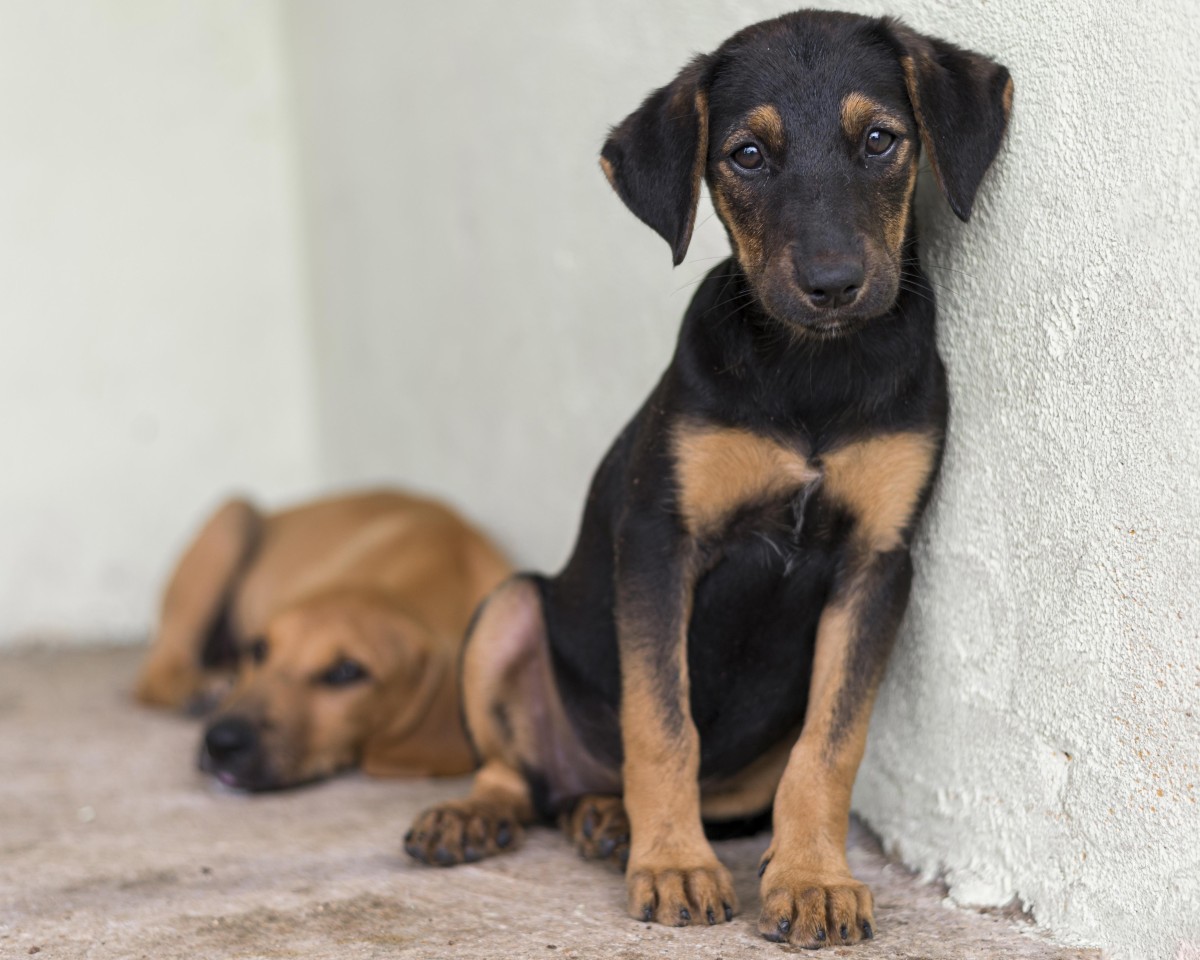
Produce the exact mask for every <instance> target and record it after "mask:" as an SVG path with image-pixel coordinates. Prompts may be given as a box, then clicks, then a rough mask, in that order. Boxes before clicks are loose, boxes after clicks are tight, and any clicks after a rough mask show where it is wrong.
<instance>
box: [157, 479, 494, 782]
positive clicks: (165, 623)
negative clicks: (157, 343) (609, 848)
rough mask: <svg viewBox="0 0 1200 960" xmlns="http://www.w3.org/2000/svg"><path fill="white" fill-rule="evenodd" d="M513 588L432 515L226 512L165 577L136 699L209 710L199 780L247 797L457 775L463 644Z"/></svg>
mask: <svg viewBox="0 0 1200 960" xmlns="http://www.w3.org/2000/svg"><path fill="white" fill-rule="evenodd" d="M510 572H511V571H510V568H509V566H508V564H507V563H506V561H505V560H504V558H503V557H502V556H501V554H500V553H499V551H497V550H496V548H495V547H494V546H493V545H492V544H491V543H489V542H488V540H487V539H486V538H485V537H484V536H483V535H482V534H481V533H480V532H479V531H477V530H475V529H474V528H472V527H471V526H470V525H468V524H467V523H466V522H465V521H464V520H463V519H462V518H461V517H459V516H457V515H456V514H454V513H452V512H451V511H450V510H449V509H447V508H446V507H444V506H442V505H441V504H438V503H435V502H433V501H430V500H425V499H422V498H418V497H413V496H408V495H406V494H401V493H396V492H372V493H366V494H356V495H351V496H342V497H335V498H330V499H325V500H318V501H314V502H311V503H306V504H303V505H301V506H298V507H293V508H291V509H288V510H283V511H280V512H278V513H273V514H269V515H264V514H262V513H260V512H259V511H258V510H257V509H255V508H254V507H253V506H251V505H250V504H248V503H246V502H244V501H240V500H237V501H232V502H230V503H227V504H226V505H225V506H223V507H222V508H221V509H220V510H218V511H217V512H216V513H215V514H214V515H213V516H212V517H211V518H210V519H209V520H208V522H207V523H206V524H205V526H204V528H203V529H202V530H201V531H200V533H199V534H198V536H197V537H196V539H195V540H194V541H193V542H192V544H191V545H190V546H189V547H188V549H187V550H186V551H185V553H184V555H183V556H182V558H181V559H180V561H179V564H178V566H177V568H176V569H175V572H174V573H173V575H172V577H171V580H170V583H169V584H168V586H167V589H166V592H165V594H164V597H163V605H162V614H161V616H160V619H159V628H158V634H157V636H156V638H155V641H154V644H153V646H152V647H151V649H150V652H149V654H148V656H147V658H146V662H145V664H144V665H143V668H142V673H141V676H140V678H139V681H138V686H137V695H138V697H139V699H141V700H142V701H143V702H146V703H151V704H156V705H161V706H173V707H185V706H188V705H190V704H192V703H195V702H196V701H197V700H200V701H204V700H209V701H211V700H212V699H214V694H215V695H216V697H215V698H216V699H219V700H220V705H219V707H218V709H217V713H216V716H215V717H213V718H212V719H211V721H210V723H209V724H208V727H207V730H206V732H205V735H204V738H203V740H202V743H201V750H200V764H201V767H202V768H203V769H204V770H206V771H208V772H210V773H212V774H213V775H214V776H216V777H217V778H218V779H219V780H221V781H222V782H224V783H226V784H228V785H230V786H234V787H238V788H241V789H244V790H269V789H278V788H280V787H287V786H294V785H296V784H299V783H305V782H308V781H311V780H315V779H317V778H319V777H323V776H328V775H329V774H331V773H334V772H336V771H338V770H341V769H344V768H346V767H350V766H355V765H361V766H362V767H363V769H365V770H366V771H367V772H368V773H371V774H377V775H383V776H387V775H401V774H407V775H429V774H457V773H466V772H467V771H469V770H471V769H472V767H473V766H474V758H473V755H472V753H471V749H470V745H469V744H468V742H467V738H466V733H465V731H464V729H463V724H462V709H461V704H460V701H459V684H458V679H457V678H458V670H457V667H458V660H459V654H460V651H461V647H462V638H463V636H464V634H465V632H466V628H467V624H468V622H469V620H470V617H471V613H472V611H473V610H474V609H475V607H476V606H477V605H478V603H479V601H480V600H481V599H482V598H483V597H485V596H486V595H487V593H488V591H490V590H491V589H493V588H494V587H495V586H496V585H497V584H498V583H500V582H501V581H502V580H503V579H504V578H505V577H506V576H508V575H509V573H510ZM231 684H232V690H228V688H229V686H230V685H231ZM226 691H228V692H226Z"/></svg>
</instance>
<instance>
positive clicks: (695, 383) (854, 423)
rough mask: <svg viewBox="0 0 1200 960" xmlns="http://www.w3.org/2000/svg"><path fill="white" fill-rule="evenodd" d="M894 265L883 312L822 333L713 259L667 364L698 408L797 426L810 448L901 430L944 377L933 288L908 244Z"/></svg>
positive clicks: (733, 267)
mask: <svg viewBox="0 0 1200 960" xmlns="http://www.w3.org/2000/svg"><path fill="white" fill-rule="evenodd" d="M902 263H903V267H902V274H901V282H900V290H899V292H898V295H897V298H896V301H895V303H894V304H893V305H892V307H891V309H890V310H888V311H887V313H885V314H884V315H882V316H880V317H877V318H874V319H872V320H869V321H866V322H865V323H863V324H862V325H861V326H860V327H859V328H858V329H855V330H853V331H852V332H848V333H845V334H843V335H841V336H837V337H830V338H818V337H814V336H808V335H805V334H804V333H802V332H798V331H795V330H794V329H792V328H789V327H787V326H785V325H784V324H783V323H782V322H781V321H779V320H778V319H775V318H773V317H771V316H770V315H769V314H767V313H766V311H765V310H764V308H763V306H762V304H761V303H760V302H759V300H758V298H757V297H756V296H755V295H754V292H753V288H752V287H751V285H750V281H749V279H748V278H747V277H746V275H745V273H744V271H743V270H742V268H741V266H740V265H739V264H738V263H737V261H736V260H735V259H733V258H730V259H729V260H726V261H724V262H722V263H720V264H718V265H717V266H716V267H715V268H713V270H712V271H710V273H709V274H708V276H707V277H706V278H705V280H704V282H703V283H702V284H701V286H700V288H699V290H698V291H697V293H696V295H695V297H694V298H693V299H692V302H691V304H690V306H689V308H688V311H687V314H686V316H685V317H684V321H683V330H684V331H685V332H683V333H681V336H680V340H679V345H678V347H677V349H676V353H675V359H674V362H673V364H672V372H673V374H674V375H675V376H676V377H677V378H678V383H679V386H680V387H681V388H682V389H684V390H685V391H686V392H687V393H688V394H689V395H690V396H691V397H692V398H693V399H694V400H696V401H697V403H698V405H699V406H700V407H701V408H703V407H705V406H711V407H712V409H713V410H714V411H717V410H720V411H721V412H722V414H723V415H725V416H728V414H729V412H730V411H732V412H733V415H734V417H735V418H739V419H740V420H741V421H742V422H743V423H745V424H746V425H748V426H755V425H760V426H763V427H764V428H769V429H771V430H796V431H799V432H801V433H804V434H806V435H807V436H808V437H809V438H810V440H811V442H812V444H813V447H814V449H816V448H820V447H822V446H825V445H827V444H829V443H833V442H836V439H837V438H838V437H842V436H846V435H851V434H855V433H859V432H867V431H872V430H878V429H880V428H883V429H887V428H889V427H891V426H895V427H896V428H897V429H903V428H904V426H905V423H904V421H905V416H906V411H912V412H913V413H914V414H915V412H916V410H917V409H918V408H921V409H928V407H927V404H928V403H929V402H934V401H936V398H933V397H930V396H928V395H927V394H928V391H929V386H928V385H929V384H930V383H937V384H938V385H939V386H940V384H941V383H942V374H941V361H940V359H939V358H938V356H937V348H936V344H935V314H936V311H935V306H934V293H933V288H932V287H931V286H930V284H929V281H928V280H927V278H926V277H925V275H924V273H923V272H922V271H921V269H920V265H919V262H918V260H917V253H916V243H915V240H914V241H911V242H910V244H908V245H906V250H905V253H904V258H903V261H902ZM931 367H932V368H935V369H934V372H935V376H933V377H930V369H931ZM701 413H702V411H701Z"/></svg>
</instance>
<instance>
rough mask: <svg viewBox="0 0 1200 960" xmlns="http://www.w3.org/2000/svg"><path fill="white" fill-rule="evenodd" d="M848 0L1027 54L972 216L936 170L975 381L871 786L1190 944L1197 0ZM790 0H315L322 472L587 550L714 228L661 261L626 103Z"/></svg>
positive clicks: (1103, 908)
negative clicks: (619, 128)
mask: <svg viewBox="0 0 1200 960" xmlns="http://www.w3.org/2000/svg"><path fill="white" fill-rule="evenodd" d="M836 5H839V6H844V7H850V8H853V9H858V10H860V11H862V12H868V13H884V12H893V13H901V14H903V15H905V16H906V17H907V18H908V19H909V20H910V21H911V23H912V24H913V25H914V26H916V27H918V28H921V29H924V30H927V31H928V32H931V33H936V34H940V35H943V36H946V37H949V38H951V39H955V40H958V41H959V42H961V43H963V44H966V45H969V46H974V47H977V48H979V49H982V50H985V51H988V52H990V53H992V54H993V55H995V56H997V57H998V58H999V59H1001V60H1002V61H1003V62H1005V63H1006V64H1007V65H1008V66H1010V67H1011V68H1012V70H1013V72H1014V74H1015V77H1016V82H1017V104H1016V115H1015V120H1014V124H1013V129H1012V135H1011V137H1010V140H1009V144H1008V147H1007V150H1006V152H1005V154H1004V156H1003V157H1002V158H1001V160H1000V162H999V163H998V165H997V167H996V168H995V170H994V172H993V174H992V176H991V178H990V180H989V181H988V183H987V184H986V186H985V189H984V193H983V196H982V198H981V200H980V202H979V204H978V206H977V213H976V217H975V219H974V220H973V222H972V223H971V224H970V225H969V226H961V225H959V224H958V223H957V222H956V221H954V220H953V218H952V217H951V216H950V215H949V213H948V211H947V210H946V209H945V208H944V206H943V205H942V204H941V203H940V201H938V199H937V198H936V196H934V195H933V194H932V193H931V192H930V191H929V184H925V186H924V190H925V194H926V195H925V198H924V201H923V204H922V206H923V209H922V216H923V221H924V225H925V231H924V232H925V237H926V251H927V261H928V262H929V263H930V264H931V265H932V272H933V275H934V278H935V281H936V282H937V283H938V285H939V290H940V291H941V294H940V298H941V305H942V313H941V316H942V334H941V342H942V346H943V351H944V353H945V355H946V358H947V360H948V363H949V366H950V371H951V379H952V390H953V397H954V403H955V407H954V414H953V423H952V428H951V437H950V448H949V455H948V459H947V463H946V471H945V475H944V480H943V483H942V486H941V491H940V495H939V498H938V500H937V502H936V503H935V504H934V507H933V509H932V513H931V517H930V520H929V522H928V524H927V525H926V529H925V531H924V535H923V536H922V539H921V547H920V556H919V566H920V575H919V578H918V582H917V586H916V599H915V601H914V604H913V612H912V615H911V616H910V617H909V619H908V626H907V629H906V631H905V636H904V638H903V642H902V644H901V647H900V650H899V652H898V655H897V657H896V660H895V663H894V666H893V668H892V670H891V672H890V675H889V678H888V681H887V684H886V687H885V690H884V692H883V694H882V697H881V701H880V704H879V708H878V712H877V716H876V722H875V724H874V731H873V738H872V742H871V746H870V748H869V755H868V758H867V761H866V765H865V768H864V771H863V775H862V777H861V781H860V785H859V789H858V791H857V794H856V800H857V806H858V808H859V809H860V810H861V811H862V812H863V813H864V814H865V815H866V816H867V817H868V819H869V820H870V822H871V823H872V824H873V826H874V827H875V828H876V829H878V830H879V831H880V832H881V833H882V834H883V836H884V838H885V840H887V841H888V842H889V843H890V844H891V845H893V846H894V847H895V848H896V849H897V850H898V851H899V852H900V853H901V854H902V855H903V856H904V857H905V859H906V860H907V861H908V862H909V863H911V864H913V865H915V866H917V867H919V868H920V869H922V870H924V871H926V872H927V873H929V874H930V875H933V874H937V873H942V872H944V873H945V876H946V879H947V882H948V883H949V886H950V892H951V896H953V897H954V898H955V899H957V900H959V901H960V902H965V903H978V904H991V905H1000V904H1005V903H1008V902H1009V901H1010V900H1012V899H1013V898H1014V897H1015V898H1017V899H1018V900H1019V901H1020V902H1021V903H1022V904H1023V905H1024V906H1026V907H1028V908H1029V909H1031V910H1032V911H1033V914H1034V915H1035V917H1036V918H1037V919H1038V920H1039V921H1041V922H1043V923H1045V924H1047V925H1049V926H1050V927H1052V928H1053V929H1054V930H1055V931H1056V932H1057V933H1058V934H1059V935H1061V936H1063V937H1065V938H1067V939H1072V940H1077V941H1080V942H1086V943H1098V944H1102V945H1105V946H1108V947H1110V948H1111V949H1112V951H1113V954H1114V956H1116V957H1140V956H1147V957H1158V958H1167V957H1171V956H1173V955H1174V953H1175V951H1176V949H1177V947H1178V945H1179V944H1180V942H1181V941H1182V940H1185V939H1193V940H1197V941H1200V839H1198V838H1200V815H1198V808H1197V805H1196V800H1197V789H1196V785H1197V784H1200V769H1198V767H1197V763H1198V758H1200V719H1198V718H1200V686H1198V685H1200V654H1198V649H1200V643H1198V630H1200V628H1198V626H1197V624H1198V617H1200V610H1198V609H1197V603H1196V584H1197V582H1198V581H1200V576H1198V575H1200V537H1198V536H1197V523H1198V521H1200V487H1198V484H1200V436H1198V434H1197V431H1198V429H1200V418H1198V417H1197V401H1196V396H1197V394H1198V393H1200V368H1198V366H1197V364H1198V360H1200V349H1198V347H1200V343H1198V339H1200V328H1198V327H1197V319H1198V318H1197V316H1196V313H1197V307H1196V304H1197V302H1198V300H1200V271H1198V270H1197V256H1196V254H1195V252H1194V251H1195V240H1194V238H1195V236H1196V234H1197V227H1198V224H1197V216H1198V210H1197V190H1196V179H1195V177H1196V175H1195V170H1196V164H1197V158H1198V156H1200V155H1198V153H1197V149H1196V148H1197V146H1198V145H1200V144H1198V142H1197V130H1200V126H1197V124H1196V122H1195V117H1196V116H1197V105H1198V104H1197V90H1198V89H1200V84H1197V82H1196V74H1195V69H1194V67H1193V66H1192V63H1194V62H1195V61H1194V60H1193V59H1192V58H1191V57H1190V51H1189V50H1188V49H1187V44H1188V43H1189V42H1191V40H1194V38H1195V37H1196V36H1197V35H1200V32H1198V31H1197V29H1196V27H1197V26H1198V24H1197V22H1196V13H1195V5H1194V4H1189V3H1188V2H1187V0H1151V2H1147V3H1139V4H1132V3H1129V4H1116V5H1114V4H1111V3H1104V2H1100V0H1081V2H1077V3H1071V4H1045V3H1041V2H1036V3H1035V2H1031V0H1008V2H998V0H993V2H991V3H987V4H979V5H976V4H947V3H944V2H941V0H899V2H896V3H894V4H889V5H887V6H886V7H885V6H884V5H883V4H878V3H873V2H856V0H842V2H839V3H838V4H836ZM788 6H789V5H788V4H785V3H778V2H771V0H753V2H745V0H742V2H736V3H735V2H732V0H689V2H687V3H683V2H669V3H654V4H649V3H645V2H644V0H608V2H604V3H600V2H594V0H590V2H584V0H573V2H564V0H526V2H523V3H520V4H495V3H488V2H484V0H466V2H460V3H456V4H453V5H441V6H430V5H419V6H418V5H415V4H411V5H410V4H403V5H399V4H394V3H389V2H386V0H356V2H354V3H350V4H348V3H346V2H336V3H334V2H329V0H305V2H300V3H294V4H290V5H289V6H288V8H287V9H288V11H289V29H290V36H291V41H292V44H293V51H294V53H295V64H296V68H297V82H298V89H299V91H300V95H299V103H300V105H301V112H300V126H301V131H302V143H303V145H304V147H303V151H302V152H303V155H304V157H305V162H306V177H305V188H306V193H305V197H306V208H307V210H308V217H309V222H310V224H311V225H312V230H311V231H310V232H309V243H310V251H311V256H312V264H313V267H314V271H315V274H314V282H315V291H316V297H317V303H318V311H317V319H318V324H319V335H320V337H321V350H322V355H323V357H324V358H325V360H326V364H325V365H324V366H323V368H322V384H321V386H322V396H323V405H324V406H323V409H324V420H323V428H322V449H323V452H324V457H325V460H324V466H325V469H326V470H327V471H328V473H329V475H331V476H334V477H337V478H339V479H353V478H361V477H370V476H388V475H396V476H402V477H408V478H411V479H412V480H414V481H416V482H418V483H420V484H421V485H423V486H426V487H431V488H436V489H439V490H446V491H450V492H451V493H452V494H453V495H454V496H455V497H456V498H457V499H459V500H460V501H461V502H464V503H467V504H469V505H471V507H472V508H473V509H474V511H475V512H476V514H477V515H479V516H481V517H482V518H484V519H485V520H486V521H487V522H489V523H490V524H491V525H492V526H493V527H494V528H495V529H498V530H499V531H500V532H501V533H502V535H503V537H504V539H505V541H506V542H507V543H508V544H509V545H510V546H511V547H512V548H513V549H514V550H515V551H516V553H517V555H518V557H519V558H520V559H521V560H522V561H525V562H528V563H530V564H534V565H537V566H541V567H545V568H549V569H554V568H555V567H556V566H557V565H558V564H559V563H560V562H561V560H562V559H563V558H564V556H565V554H566V552H567V550H568V549H569V547H570V544H571V542H572V539H573V537H574V533H575V527H576V524H577V521H578V515H579V511H580V507H581V503H582V498H583V493H584V489H585V486H586V483H587V479H588V477H589V476H590V473H591V471H592V469H593V468H594V466H595V464H596V463H597V461H598V459H599V456H600V455H601V453H602V452H603V450H604V449H605V447H606V446H607V445H608V443H609V442H610V440H611V439H612V437H613V436H614V434H615V432H616V430H617V428H618V426H619V425H620V424H621V423H622V422H623V421H624V420H625V419H626V418H627V416H628V415H629V414H630V413H631V412H632V410H633V409H634V408H635V407H636V405H637V404H638V402H639V401H640V399H641V398H642V397H643V396H644V394H645V393H646V391H647V390H648V389H649V387H650V386H651V384H652V383H653V381H654V380H655V378H656V377H657V375H658V373H659V371H660V370H661V369H662V367H663V365H664V364H665V363H666V361H667V359H668V356H669V352H670V346H671V343H672V342H673V339H674V335H675V331H676V327H677V324H678V321H679V318H680V316H681V315H682V312H683V310H684V308H685V306H686V303H687V300H688V297H689V295H690V290H689V288H688V284H689V283H690V282H691V281H693V280H694V279H695V278H697V277H698V276H699V275H700V274H701V273H702V272H703V271H704V270H705V269H706V268H707V267H708V266H710V265H711V264H712V262H713V261H712V260H711V259H708V258H711V257H713V256H716V255H719V254H721V253H722V252H723V251H724V249H725V243H724V238H723V236H722V234H721V231H720V230H719V228H718V227H717V225H716V223H715V222H714V221H711V220H710V221H708V222H707V223H705V224H704V226H702V228H701V229H700V231H699V234H698V238H697V242H696V244H695V245H694V247H693V250H692V255H691V258H690V261H689V263H688V264H686V265H684V266H683V267H681V268H680V269H678V270H676V271H674V272H672V271H671V270H670V260H669V254H668V251H667V248H666V246H665V244H663V243H662V241H661V240H660V239H658V238H657V237H656V236H654V235H653V234H652V233H651V231H649V230H648V229H646V228H645V227H643V226H641V225H640V224H639V223H637V222H636V221H635V220H634V218H633V217H632V216H631V215H630V214H629V213H628V212H627V211H625V210H624V209H623V208H622V207H621V205H620V203H619V202H618V201H617V200H616V198H615V197H614V196H613V195H612V193H611V191H610V190H609V188H608V186H607V185H606V184H605V182H604V180H603V178H602V177H601V175H600V174H599V172H598V171H597V169H596V154H597V150H598V148H599V145H600V143H601V141H602V139H603V136H604V133H605V130H606V128H607V126H608V125H609V124H611V123H613V122H615V121H617V120H619V119H621V118H622V117H623V116H624V115H625V114H626V113H627V112H628V111H629V110H630V109H632V108H633V107H634V106H635V105H636V104H637V102H638V101H639V100H640V98H641V97H642V96H643V95H644V94H645V93H646V92H648V91H649V90H650V89H651V88H652V87H654V86H657V85H659V84H661V83H663V82H665V81H666V80H668V79H669V78H670V77H671V75H672V74H673V72H674V70H675V69H676V68H677V67H678V66H680V65H681V64H682V63H683V62H684V60H685V59H686V58H687V57H688V56H689V55H690V54H692V53H693V52H696V51H699V50H705V49H711V48H712V47H714V46H715V45H716V44H717V43H719V42H720V40H721V39H723V38H724V37H725V36H726V35H728V34H729V33H730V32H732V31H733V30H734V29H736V28H737V27H739V26H741V25H743V24H745V23H748V22H751V21H753V20H756V19H760V18H762V17H765V16H768V15H772V14H774V13H777V12H781V11H782V10H784V9H787V8H788ZM707 212H708V211H707V210H706V211H703V212H702V213H701V219H703V218H704V217H705V216H706V215H707Z"/></svg>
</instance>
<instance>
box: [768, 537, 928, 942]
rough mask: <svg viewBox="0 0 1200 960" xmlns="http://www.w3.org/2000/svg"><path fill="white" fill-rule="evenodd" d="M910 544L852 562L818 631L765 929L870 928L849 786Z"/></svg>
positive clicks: (772, 864)
mask: <svg viewBox="0 0 1200 960" xmlns="http://www.w3.org/2000/svg"><path fill="white" fill-rule="evenodd" d="M911 579H912V564H911V561H910V559H909V554H908V550H907V549H906V548H900V549H896V550H892V551H889V552H885V553H869V554H868V555H867V556H865V557H861V558H860V559H859V560H858V562H857V563H853V564H851V565H850V569H849V570H847V572H846V576H845V577H844V579H843V581H842V582H841V583H840V584H838V585H837V586H836V587H835V590H834V594H833V596H832V597H831V598H830V601H829V603H828V604H827V606H826V607H825V609H824V611H823V613H822V615H821V620H820V624H819V626H818V628H817V645H816V652H815V655H814V659H813V673H812V681H811V686H810V691H809V701H808V708H807V712H806V715H805V721H804V728H803V731H802V732H801V734H800V739H799V740H798V741H797V743H796V745H795V747H794V748H793V749H792V753H791V757H790V758H789V760H788V765H787V768H786V770H785V771H784V774H783V779H782V780H781V782H780V784H779V789H778V791H777V793H776V796H775V815H774V820H775V836H774V840H773V842H772V844H771V847H770V849H769V850H768V851H767V852H766V854H765V855H764V856H763V866H762V869H761V871H760V872H761V873H762V902H763V907H762V913H761V914H760V916H759V921H758V929H759V932H760V933H761V934H762V935H763V936H765V937H767V938H768V939H770V940H781V941H782V940H786V941H790V942H792V943H795V944H797V945H802V946H807V947H819V946H824V945H831V944H842V943H856V942H858V941H859V940H861V939H870V938H871V937H872V936H873V935H874V934H873V929H872V926H873V923H874V918H873V915H872V899H871V892H870V891H869V890H868V889H867V887H866V886H865V885H863V884H861V883H859V882H857V881H856V880H855V879H854V878H853V877H852V876H851V875H850V868H849V866H848V865H847V863H846V834H847V831H848V829H849V820H850V792H851V789H852V788H853V786H854V777H855V774H856V773H857V771H858V765H859V762H860V761H861V760H862V755H863V749H864V747H865V745H866V739H867V725H868V722H869V720H870V715H871V706H872V704H873V702H874V698H875V692H876V689H877V688H878V684H879V680H880V678H881V676H882V673H883V667H884V665H885V663H886V661H887V657H888V653H889V651H890V650H891V646H892V641H893V638H894V637H895V633H896V629H897V627H898V625H899V622H900V618H901V617H902V616H903V613H904V608H905V605H906V603H907V600H908V591H909V584H910V582H911Z"/></svg>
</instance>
